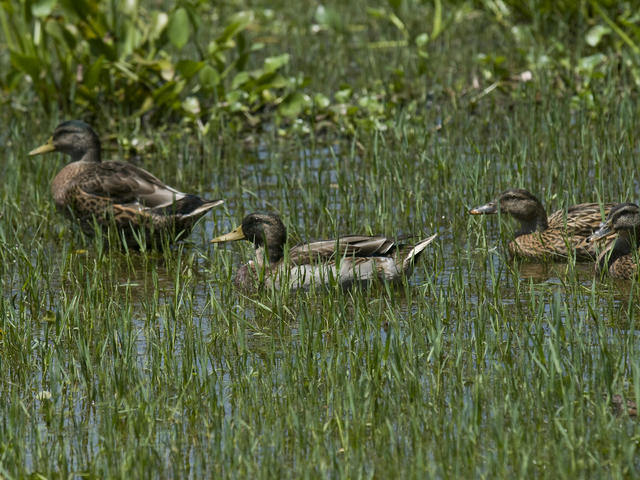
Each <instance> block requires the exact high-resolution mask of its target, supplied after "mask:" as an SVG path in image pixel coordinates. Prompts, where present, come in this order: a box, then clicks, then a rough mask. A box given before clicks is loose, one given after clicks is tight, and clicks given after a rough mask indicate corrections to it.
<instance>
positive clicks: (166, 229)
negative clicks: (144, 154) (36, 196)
mask: <svg viewBox="0 0 640 480" xmlns="http://www.w3.org/2000/svg"><path fill="white" fill-rule="evenodd" d="M50 152H60V153H63V154H65V155H68V156H69V157H71V161H70V162H69V163H67V165H65V166H64V167H63V168H62V170H60V171H59V172H58V174H57V175H56V176H55V178H54V179H53V181H52V182H51V193H52V195H53V200H54V203H55V205H56V207H57V208H58V209H59V210H61V211H63V212H64V213H66V214H67V215H69V216H70V217H71V218H73V219H74V220H75V221H77V222H78V223H79V224H80V227H81V229H82V231H83V232H84V233H85V234H87V235H90V236H92V235H93V234H94V233H95V232H96V229H95V225H96V224H97V225H98V226H99V227H100V228H101V229H102V230H103V231H106V230H107V229H108V228H109V227H111V226H115V227H116V228H117V231H118V234H119V236H120V238H121V239H122V241H123V242H124V243H125V244H126V245H127V246H128V247H132V248H140V247H142V246H143V245H144V246H161V245H162V244H163V242H162V238H167V239H168V240H169V243H171V242H174V241H177V240H181V239H184V238H185V237H186V236H187V235H188V234H189V233H190V231H191V229H192V227H193V225H194V224H195V223H196V221H197V220H198V219H200V218H201V217H202V216H203V215H204V214H206V213H207V212H208V211H209V210H211V209H212V208H214V207H217V206H218V205H221V204H222V203H224V201H223V200H205V199H203V198H200V197H198V196H197V195H192V194H189V193H184V192H181V191H179V190H177V189H175V188H173V187H170V186H169V185H167V184H165V183H164V182H162V181H161V180H159V179H158V178H157V177H155V176H154V175H153V174H151V173H149V172H148V171H146V170H144V169H142V168H140V167H137V166H135V165H133V164H131V163H126V162H120V161H106V162H103V161H102V158H101V156H102V149H101V145H100V138H99V137H98V135H97V134H96V132H95V131H94V130H93V129H92V128H91V127H90V126H89V125H88V124H87V123H85V122H83V121H80V120H69V121H65V122H62V123H60V124H59V125H58V126H57V127H56V128H55V130H54V132H53V135H52V136H51V137H50V138H49V139H48V140H47V142H46V143H45V144H43V145H41V146H40V147H38V148H35V149H33V150H31V151H30V152H29V155H30V156H35V155H42V154H46V153H50Z"/></svg>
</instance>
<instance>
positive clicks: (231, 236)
mask: <svg viewBox="0 0 640 480" xmlns="http://www.w3.org/2000/svg"><path fill="white" fill-rule="evenodd" d="M245 238H247V237H245V235H244V232H243V231H242V225H240V226H239V227H237V228H235V229H233V230H232V231H230V232H229V233H225V234H224V235H220V236H219V237H216V238H214V239H213V240H211V243H222V242H233V241H234V240H244V239H245Z"/></svg>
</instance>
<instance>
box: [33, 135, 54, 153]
mask: <svg viewBox="0 0 640 480" xmlns="http://www.w3.org/2000/svg"><path fill="white" fill-rule="evenodd" d="M55 151H56V147H55V145H54V144H53V137H50V138H49V140H47V143H45V144H44V145H40V146H39V147H38V148H34V149H33V150H31V151H30V152H29V156H30V157H33V156H34V155H42V154H43V153H49V152H55Z"/></svg>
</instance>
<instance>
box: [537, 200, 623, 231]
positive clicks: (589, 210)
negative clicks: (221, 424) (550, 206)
mask: <svg viewBox="0 0 640 480" xmlns="http://www.w3.org/2000/svg"><path fill="white" fill-rule="evenodd" d="M614 205H615V204H614V203H605V204H604V205H602V206H601V205H600V204H599V203H580V204H578V205H572V206H570V207H569V208H568V209H567V211H566V212H565V211H564V210H558V211H557V212H554V213H552V214H551V216H550V217H549V219H548V222H549V229H554V230H563V231H566V233H567V234H569V235H579V236H589V235H591V234H592V233H593V232H594V231H595V230H597V229H598V227H599V225H600V223H601V222H602V221H603V220H604V218H606V217H607V215H608V214H609V211H610V210H611V208H612V207H613V206H614ZM601 209H602V210H601ZM601 212H602V213H601ZM603 215H604V216H603Z"/></svg>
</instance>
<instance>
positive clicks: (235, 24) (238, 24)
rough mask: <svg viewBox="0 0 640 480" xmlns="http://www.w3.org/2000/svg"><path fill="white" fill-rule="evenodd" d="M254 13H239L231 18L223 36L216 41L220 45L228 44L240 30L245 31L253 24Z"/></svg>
mask: <svg viewBox="0 0 640 480" xmlns="http://www.w3.org/2000/svg"><path fill="white" fill-rule="evenodd" d="M253 17H254V16H253V12H251V11H248V12H239V13H236V14H235V15H233V16H232V17H231V19H230V20H229V24H228V25H227V27H226V28H225V29H224V31H223V32H222V34H221V35H220V36H219V37H218V38H217V39H216V42H217V43H218V44H223V43H226V42H227V41H228V40H229V39H231V38H233V37H235V36H236V35H237V34H238V32H239V31H240V30H244V29H245V28H247V26H248V25H249V24H250V23H251V22H253Z"/></svg>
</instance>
